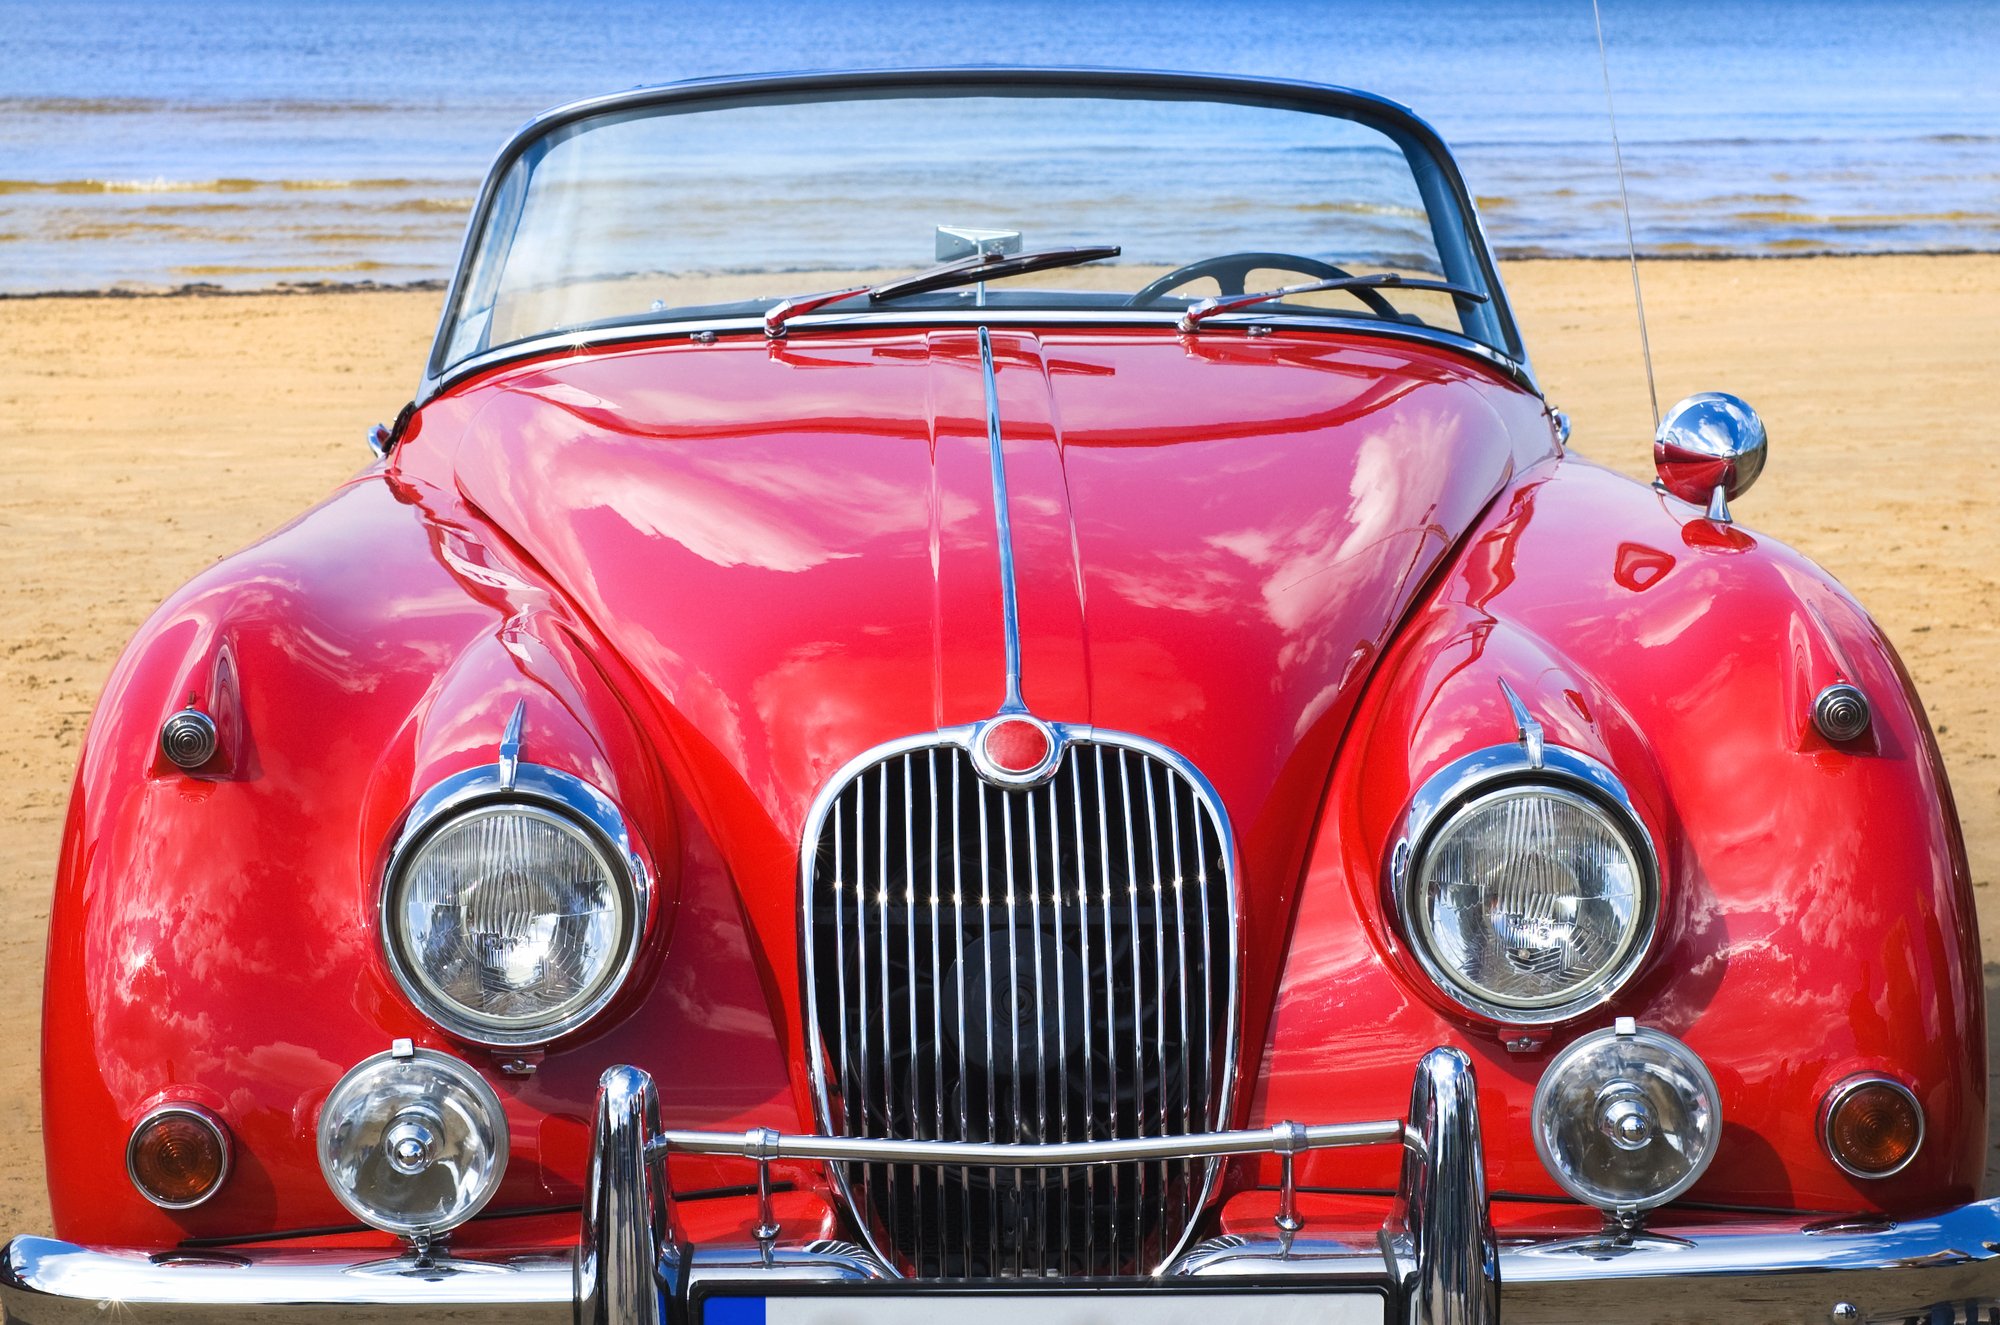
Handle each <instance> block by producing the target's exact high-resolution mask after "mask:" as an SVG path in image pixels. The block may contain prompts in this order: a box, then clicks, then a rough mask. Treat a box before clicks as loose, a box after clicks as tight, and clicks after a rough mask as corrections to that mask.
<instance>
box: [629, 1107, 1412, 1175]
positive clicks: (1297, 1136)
mask: <svg viewBox="0 0 2000 1325" xmlns="http://www.w3.org/2000/svg"><path fill="white" fill-rule="evenodd" d="M1405 1143H1410V1144H1416V1143H1415V1142H1414V1141H1413V1140H1412V1138H1411V1136H1410V1134H1409V1133H1408V1131H1407V1129H1406V1128H1405V1127H1404V1125H1403V1120H1402V1119H1400V1118H1388V1119H1384V1120H1382V1121H1380V1122H1364V1123H1321V1124H1317V1125H1315V1126H1310V1127H1308V1126H1305V1125H1303V1124H1300V1123H1274V1124H1272V1125H1271V1126H1269V1127H1256V1128H1251V1129H1248V1130H1244V1131H1232V1132H1192V1133H1188V1134H1186V1135H1181V1136H1137V1137H1127V1138H1124V1139H1121V1140H1115V1141H1049V1142H1042V1143H1039V1144H1038V1143H1034V1142H1020V1141H898V1140H893V1139H885V1138H879V1137H868V1136H801V1135H798V1134H796V1133H791V1132H771V1131H768V1130H767V1129H759V1128H752V1129H751V1130H750V1131H748V1132H688V1131H674V1130H666V1131H662V1132H660V1133H659V1134H658V1136H656V1137H655V1138H654V1140H653V1141H652V1143H651V1144H650V1145H649V1146H648V1148H647V1150H648V1154H649V1155H650V1156H652V1157H654V1158H664V1157H666V1156H667V1155H669V1154H671V1153H673V1152H675V1151H680V1152H682V1153H683V1154H689V1155H729V1156H733V1157H735V1158H738V1159H759V1158H770V1159H804V1160H820V1161H824V1162H846V1163H852V1162H870V1161H872V1162H876V1163H884V1164H946V1165H953V1166H957V1165H964V1164H969V1165H972V1166H974V1167H977V1168H1000V1169H1059V1168H1070V1167H1080V1166H1082V1165H1086V1164H1129V1163H1134V1162H1143V1161H1153V1160H1163V1159H1219V1158H1223V1157H1226V1156H1230V1155H1295V1154H1300V1153H1302V1152H1304V1151H1308V1150H1337V1149H1340V1148H1342V1147H1345V1146H1382V1145H1403V1144H1405Z"/></svg>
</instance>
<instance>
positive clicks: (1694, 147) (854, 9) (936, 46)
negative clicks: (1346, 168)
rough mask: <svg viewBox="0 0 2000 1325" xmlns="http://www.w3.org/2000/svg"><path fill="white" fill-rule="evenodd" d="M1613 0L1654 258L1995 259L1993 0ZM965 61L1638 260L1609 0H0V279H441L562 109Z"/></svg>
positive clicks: (1513, 240)
mask: <svg viewBox="0 0 2000 1325" xmlns="http://www.w3.org/2000/svg"><path fill="white" fill-rule="evenodd" d="M1601 2H1602V4H1603V6H1604V21H1605V30H1606V35H1607V37H1608V38H1609V41H1610V73H1611V80H1612V84H1613V88H1614V90H1615V92H1616V94H1617V109H1618V117H1619V127H1620V129H1621V130H1622V134H1623V140H1624V153H1625V163H1626V166H1627V169H1628V171H1629V174H1630V183H1631V195H1632V210H1633V219H1634V224H1635V227H1636V230H1637V238H1638V243H1639V247H1640V248H1641V249H1642V250H1643V251H1645V252H1648V253H1656V254H1662V255H1690V256H1700V255H1715V254H1755V255H1784V254H1795V253H1811V252H1888V251H1939V250H1963V249H1972V250H2000V72H1996V71H2000V0H1944V2H1943V3H1933V4H1925V5H1921V6H1919V5H1905V4H1896V3H1888V2H1886V0H1741V2H1740V3H1735V4H1721V3H1694V2H1693V0H1645V2H1644V3H1641V2H1640V0H1601ZM967 62H976V63H1013V64H1066V65H1076V64H1090V65H1116V66H1125V67H1148V68H1161V69H1192V70H1209V71H1222V72H1240V73H1254V74H1269V75H1277V76H1283V77H1291V78H1306V79H1312V80H1316V81H1320V82H1328V83H1337V84H1344V85H1348V86H1354V87H1360V88H1364V89H1367V90H1369V91H1373V92H1378V93H1381V94H1384V95H1386V96H1390V97H1393V98H1395V99H1397V100H1399V101H1402V102H1405V103H1407V104H1409V105H1410V106H1412V107H1414V108H1415V109H1416V110H1417V111H1418V113H1419V114H1421V115H1423V116H1424V117H1425V118H1426V119H1428V120H1430V121H1431V122H1432V123H1433V124H1434V125H1435V126H1437V128H1438V129H1439V130H1440V131H1441V132H1442V133H1443V134H1444V136H1445V137H1446V139H1447V140H1448V141H1449V142H1451V143H1452V145H1453V147H1454V148H1455V150H1456V152H1457V153H1458V156H1459V159H1460V164H1461V167H1462V168H1463V170H1464V173H1465V175H1466V178H1467V180H1468V183H1469V185H1470V187H1471V189H1472V191H1473V192H1474V193H1475V194H1476V195H1477V197H1478V199H1479V204H1480V208H1481V211H1482V213H1483V215H1484V218H1485V223H1486V226H1487V229H1488V232H1489V234H1490V236H1491V238H1492V240H1493V242H1494V244H1495V246H1496V247H1497V248H1498V249H1499V250H1500V251H1501V253H1502V254H1503V255H1517V256H1518V255H1534V254H1547V255H1584V256H1604V255H1611V254H1616V253H1620V252H1622V251H1623V246H1624V242H1625V240H1624V229H1623V223H1622V221H1621V219H1620V214H1619V208H1618V186H1617V179H1616V175H1615V173H1614V170H1613V157H1612V146H1611V137H1610V133H1609V129H1608V125H1607V122H1606V115H1605V101H1604V85H1603V76H1602V74H1601V72H1600V68H1599V64H1598V55H1597V45H1596V37H1595V33H1594V29H1593V25H1592V13H1591V6H1590V3H1589V0H1487V2H1485V3H1472V2H1471V0H1433V2H1431V3H1391V2H1390V0H855V2H853V3H846V4H834V3H810V2H808V0H673V2H671V3H664V2H662V3H641V2H639V0H607V2H604V3H589V2H587V0H578V2H576V3H569V4H552V3H548V2H547V0H431V2H427V3H426V2H418V0H290V2H289V3H271V2H268V0H267V2H263V3H258V2H255V0H143V2H140V0H36V2H33V3H29V2H27V0H0V291H13V292H20V291H34V290H50V289H96V288H105V287H111V286H135V287H160V286H168V287H171V286H177V285H182V284H189V283H213V284H217V285H221V286H226V287H232V288H247V287H258V286H270V285H280V284H286V283H291V282H308V283H310V282H323V281H336V282H340V281H375V282H382V283H398V282H408V281H425V280H437V279H439V278H441V277H443V276H444V275H445V274H446V273H447V272H448V270H449V268H450V266H451V264H452V262H453V259H454V256H455V254H456V250H457V247H458V244H459V242H460V239H461V236H462V233H463V229H464V222H465V215H466V212H467V209H468V207H469V205H470V202H471V200H472V197H473V195H474V194H475V192H476V191H477V189H478V186H479V181H480V178H481V176H482V175H483V173H484V170H485V168H486V165H487V163H488V161H489V160H490V158H491V156H492V154H493V153H494V151H495V150H496V149H497V148H498V147H499V145H500V144H501V143H502V142H503V141H504V140H505V139H506V137H507V136H508V134H509V133H510V132H511V131H512V130H513V128H514V127H515V126H517V125H518V124H519V123H520V122H521V121H522V120H524V119H525V118H526V117H528V116H529V115H531V114H532V113H534V112H535V111H538V110H540V109H542V108H544V107H546V106H549V105H551V104H554V103H557V102H561V101H565V100H569V99H572V98H576V97H580V96H588V95H593V94H597V93H601V92H606V91H610V90H615V89H619V88H624V87H630V86H633V85H635V84H641V83H658V82H666V81H670V80H673V79H678V78H687V77H696V76H705V75H715V74H729V73H744V72H758V71H769V70H782V69H838V68H865V67H889V66H907V65H934V64H956V63H967ZM978 146H979V145H978V144H977V143H968V144H967V145H966V150H967V151H968V152H974V151H977V150H978ZM1013 146H1014V147H1015V148H1016V149H1019V148H1021V147H1022V146H1023V144H1020V143H1018V142H1016V143H1014V144H1013ZM1199 186H1200V185H1199V180H1198V179H1195V178H1188V177H1181V178H1174V179H1163V180H1161V181H1160V188H1161V189H1162V190H1166V191H1171V190H1183V189H1190V188H1199ZM718 187H721V188H728V187H729V185H728V184H727V182H726V181H724V182H723V183H721V184H720V185H718ZM688 205H690V206H699V205H700V200H699V199H691V200H689V201H688Z"/></svg>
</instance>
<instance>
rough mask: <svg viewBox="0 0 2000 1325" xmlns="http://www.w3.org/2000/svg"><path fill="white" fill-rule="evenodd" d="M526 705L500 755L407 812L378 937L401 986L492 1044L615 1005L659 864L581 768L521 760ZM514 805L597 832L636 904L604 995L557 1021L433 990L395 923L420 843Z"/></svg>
mask: <svg viewBox="0 0 2000 1325" xmlns="http://www.w3.org/2000/svg"><path fill="white" fill-rule="evenodd" d="M524 711H525V706H521V707H517V708H516V709H515V710H514V716H513V718H512V719H510V720H509V722H508V731H507V735H506V736H504V737H503V738H502V741H501V746H500V755H499V759H498V761H497V762H495V763H492V764H487V765H484V766H482V767H479V768H469V769H466V770H464V771H463V772H460V773H454V774H452V775H451V776H450V777H447V778H445V779H443V780H442V781H440V782H437V783H435V784H434V785H432V786H431V787H430V788H429V789H428V790H427V791H425V792H424V793H423V794H422V795H421V796H419V797H417V799H416V802H415V803H414V804H413V805H411V807H410V809H409V811H408V812H407V813H406V814H405V815H404V816H403V823H402V826H401V827H400V828H399V829H398V831H397V834H396V839H395V844H394V845H393V846H392V847H391V848H390V849H389V853H388V859H387V862H386V863H385V865H384V866H383V869H382V883H381V887H380V889H379V891H378V893H377V898H376V907H377V911H378V912H379V920H378V923H377V929H378V930H379V934H378V938H379V940H380V942H381V944H382V953H383V957H384V959H385V960H386V961H387V962H388V966H389V971H390V973H391V974H392V975H394V976H395V978H396V984H397V986H398V987H399V988H400V989H401V990H402V991H403V993H404V995H405V996H406V997H407V998H408V999H409V1000H410V1002H411V1003H413V1004H414V1005H415V1006H416V1008H417V1010H418V1011H420V1012H422V1013H423V1014H424V1015H425V1016H427V1017H429V1018H430V1019H431V1020H432V1021H434V1022H436V1023H437V1025H438V1026H439V1027H440V1028H441V1029H443V1030H445V1031H446V1032H448V1033H450V1034H451V1035H453V1036H455V1037H456V1038H458V1039H461V1040H465V1041H467V1042H469V1043H472V1044H478V1045H485V1046H488V1047H491V1048H518V1047H521V1046H524V1045H539V1044H546V1043H548V1042H549V1041H551V1040H555V1039H557V1038H559V1037H561V1036H563V1035H567V1034H568V1033H570V1032H571V1031H573V1030H576V1029H577V1028H578V1027H580V1026H582V1025H583V1024H584V1023H586V1022H588V1021H589V1020H591V1018H593V1017H595V1016H596V1015H597V1014H598V1013H600V1012H602V1011H603V1010H604V1009H605V1008H606V1007H607V1006H609V1005H610V1003H611V1002H612V1000H613V999H615V998H616V997H617V996H618V994H619V991H620V990H622V989H623V988H624V986H625V981H626V980H627V979H628V978H629V977H630V975H631V973H632V967H633V965H634V963H635V962H636V961H637V960H638V956H639V949H640V945H641V943H642V941H643V940H644V938H645V934H646V929H647V926H648V920H649V913H650V911H651V908H652V893H653V886H652V871H651V870H650V869H649V868H648V866H647V864H646V860H645V857H644V856H643V855H642V854H641V851H640V848H639V842H638V837H637V835H636V834H635V833H633V832H632V831H631V829H630V828H629V827H628V826H627V824H626V820H625V816H624V814H623V812H621V811H620V810H619V808H618V806H617V805H616V803H614V802H613V801H612V799H611V798H610V797H609V796H606V795H605V794H604V793H603V792H601V791H599V790H598V789H597V788H596V787H593V786H591V785H590V784H589V783H588V782H585V781H584V780H583V779H582V778H579V777H577V776H575V775H574V774H571V773H566V772H564V771H563V770H561V769H559V768H550V767H548V766H547V765H544V764H529V763H521V762H520V761H519V737H520V733H519V730H518V728H517V726H516V723H517V722H518V721H519V720H520V718H521V716H522V714H523V713H524ZM510 742H511V743H512V744H513V745H514V746H515V751H514V756H513V759H512V760H511V762H510V760H509V757H508V745H509V743H510ZM506 805H515V806H536V807H541V808H542V809H544V810H545V811H551V810H552V811H554V812H555V813H556V814H557V815H558V816H559V817H561V818H562V819H563V820H564V821H565V822H567V823H569V824H570V825H572V826H574V827H578V828H581V829H583V830H584V831H586V832H588V833H590V834H591V836H593V837H594V838H595V839H597V842H598V845H599V846H601V847H603V848H604V849H605V851H606V854H607V856H608V857H609V859H610V861H611V863H612V864H614V865H615V866H617V868H618V870H619V872H620V873H621V874H622V875H624V877H625V885H626V893H627V901H628V903H629V905H630V907H631V914H630V916H629V917H628V918H627V924H626V926H625V941H624V945H623V951H622V952H621V953H620V954H619V958H618V961H617V963H616V965H615V967H614V969H613V972H612V974H611V976H610V978H609V979H607V980H606V981H605V983H604V987H603V989H601V990H600V991H599V992H598V994H597V996H596V997H595V998H593V999H591V1001H590V1002H589V1003H587V1004H584V1005H583V1006H581V1007H579V1008H577V1009H575V1010H574V1011H572V1012H569V1013H567V1014H566V1015H564V1016H562V1017H560V1018H558V1019H556V1020H554V1021H551V1022H548V1023H545V1024H543V1025H539V1026H533V1027H527V1028H524V1029H521V1030H517V1031H510V1030H498V1029H495V1028H493V1027H491V1026H481V1025H478V1024H476V1023H474V1022H471V1021H468V1020H467V1019H465V1018H464V1017H462V1016H460V1015H459V1014H458V1013H456V1012H455V1011H453V1010H452V1009H451V1008H449V1007H446V1006H443V1005H442V1004H441V1003H440V1002H439V1001H438V1000H437V999H434V998H432V997H431V996H430V994H429V993H428V992H426V991H425V990H424V988H423V986H422V984H421V982H420V981H418V980H417V979H416V978H415V977H414V976H413V975H412V974H410V973H409V972H408V971H406V970H405V969H404V967H403V961H402V957H401V955H400V951H399V950H400V946H401V945H400V944H399V943H398V942H397V939H396V936H395V933H394V929H393V927H394V925H395V912H394V909H393V907H392V906H391V902H392V900H393V897H394V892H395V887H396V879H397V876H398V874H399V873H400V872H401V870H402V868H403V866H404V865H405V864H406V863H408V860H409V857H410V855H411V853H412V852H414V851H415V850H416V848H417V846H418V844H419V843H421V842H422V841H423V840H424V839H425V838H426V837H428V836H429V835H430V834H431V833H432V832H433V831H435V830H436V829H438V828H441V827H443V826H444V825H445V824H446V823H447V822H448V821H450V820H451V819H454V818H456V817H457V816H458V815H459V814H460V813H469V812H471V811H474V810H477V809H480V808H484V807H487V806H506Z"/></svg>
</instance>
